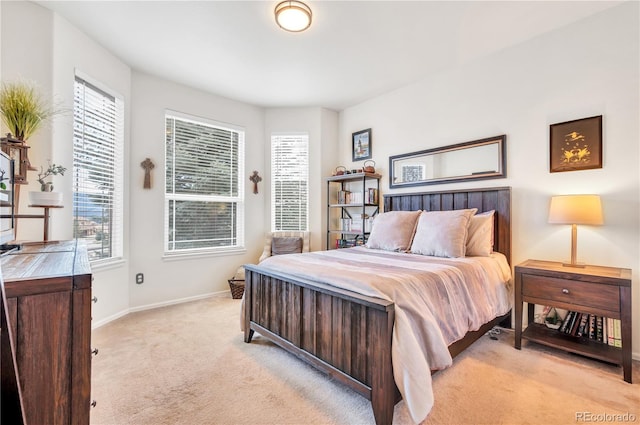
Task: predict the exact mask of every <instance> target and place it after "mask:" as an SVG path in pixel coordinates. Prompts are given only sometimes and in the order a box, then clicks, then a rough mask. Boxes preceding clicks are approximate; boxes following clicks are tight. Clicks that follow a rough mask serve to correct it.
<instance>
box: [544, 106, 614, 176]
mask: <svg viewBox="0 0 640 425" xmlns="http://www.w3.org/2000/svg"><path fill="white" fill-rule="evenodd" d="M549 145H550V146H549V160H550V164H549V171H550V172H552V173H557V172H561V171H576V170H588V169H593V168H602V115H598V116H595V117H589V118H582V119H579V120H573V121H566V122H561V123H558V124H552V125H551V127H550V135H549Z"/></svg>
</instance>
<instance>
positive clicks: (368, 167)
mask: <svg viewBox="0 0 640 425" xmlns="http://www.w3.org/2000/svg"><path fill="white" fill-rule="evenodd" d="M367 164H373V165H367ZM362 170H363V171H364V172H365V173H371V174H374V173H375V172H376V162H375V161H374V160H373V159H369V160H367V161H365V162H364V166H363V167H362Z"/></svg>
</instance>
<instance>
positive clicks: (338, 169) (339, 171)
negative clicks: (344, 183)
mask: <svg viewBox="0 0 640 425" xmlns="http://www.w3.org/2000/svg"><path fill="white" fill-rule="evenodd" d="M346 172H347V167H345V166H344V165H338V166H337V167H336V171H335V172H334V173H333V175H334V176H342V175H344V174H345V173H346Z"/></svg>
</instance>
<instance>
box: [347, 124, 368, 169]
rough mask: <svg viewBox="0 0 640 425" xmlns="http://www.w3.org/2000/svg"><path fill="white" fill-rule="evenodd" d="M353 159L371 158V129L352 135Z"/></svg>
mask: <svg viewBox="0 0 640 425" xmlns="http://www.w3.org/2000/svg"><path fill="white" fill-rule="evenodd" d="M351 142H352V148H353V160H354V161H360V160H363V159H370V158H371V129H370V128H367V129H366V130H361V131H357V132H355V133H353V134H352V135H351Z"/></svg>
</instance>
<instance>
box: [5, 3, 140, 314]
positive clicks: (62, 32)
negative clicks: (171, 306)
mask: <svg viewBox="0 0 640 425" xmlns="http://www.w3.org/2000/svg"><path fill="white" fill-rule="evenodd" d="M1 9H2V20H3V21H2V43H3V44H2V55H1V56H2V64H3V68H2V77H3V81H16V80H18V79H24V80H28V81H32V82H35V83H36V84H37V86H38V88H39V89H40V91H41V92H42V93H43V94H44V96H46V97H50V98H51V99H52V100H53V101H54V102H55V103H56V105H57V106H58V107H60V108H63V109H65V110H66V111H67V112H66V113H65V114H64V115H61V116H57V117H55V118H54V120H53V122H52V123H49V124H46V125H44V126H43V127H42V128H41V129H40V130H39V131H38V132H37V133H36V134H35V136H34V137H33V138H31V139H30V140H29V145H30V146H31V149H30V154H29V158H30V159H31V162H32V164H33V165H36V166H40V165H44V166H45V167H46V165H47V161H48V160H51V161H52V162H54V163H58V164H62V165H63V166H65V167H67V169H68V170H69V171H68V172H67V173H65V175H64V176H55V177H54V179H53V182H54V185H55V187H56V191H61V192H63V196H64V199H65V208H63V209H59V210H58V209H56V210H51V221H50V233H49V237H50V239H51V240H61V239H71V238H72V237H73V228H72V223H73V211H72V208H71V202H70V200H71V199H72V175H71V172H70V170H71V167H72V163H73V155H72V151H73V127H72V124H73V114H72V112H71V111H73V82H74V76H75V70H76V69H79V70H80V71H82V72H84V73H85V74H87V75H90V76H92V77H93V78H95V79H97V80H98V81H100V82H101V83H102V84H104V85H105V86H106V87H108V88H109V89H112V90H114V91H116V92H117V93H118V94H120V95H122V96H123V97H124V99H125V104H127V103H128V101H129V98H130V79H131V71H130V69H129V67H128V66H127V65H125V64H124V63H123V62H121V61H120V60H119V59H118V58H116V57H115V56H113V55H112V54H111V53H109V52H108V51H106V50H105V49H104V48H102V47H101V46H100V45H98V44H97V43H96V42H94V41H93V40H91V39H89V38H88V37H86V36H85V35H84V34H83V33H81V32H80V31H78V30H77V29H76V28H75V27H74V26H72V25H71V24H69V23H68V22H67V21H66V20H65V19H63V18H60V17H59V16H58V15H56V14H54V13H52V12H51V11H49V10H48V9H45V8H42V7H40V6H38V5H36V4H35V3H31V2H2V5H1ZM25 29H28V30H25ZM129 121H130V120H129V108H128V107H125V158H127V157H128V143H129V126H128V123H129ZM3 132H4V130H3ZM125 164H127V162H125ZM36 178H37V172H34V171H31V172H29V174H28V179H29V182H30V184H29V185H28V186H23V187H22V188H21V197H20V198H21V199H20V213H22V214H42V210H41V209H33V208H28V207H27V205H28V203H27V200H28V199H27V198H28V197H27V192H28V191H29V190H39V185H38V183H37V181H36ZM128 185H129V183H128V178H127V177H126V176H125V200H126V199H127V198H128ZM124 217H125V229H128V228H129V221H128V203H127V202H125V214H124ZM42 226H43V223H42V220H41V219H20V220H19V225H18V235H17V239H19V240H42V232H43V227H42ZM127 236H128V233H127V232H126V231H125V240H124V243H125V253H124V254H125V255H124V258H125V261H123V262H120V263H119V264H117V265H115V266H112V267H110V268H108V269H104V268H102V269H100V268H96V267H94V268H93V273H94V283H93V293H94V295H96V296H97V297H98V303H97V304H95V305H94V306H93V317H94V319H95V322H94V323H99V322H100V321H101V320H104V319H105V318H109V317H114V316H117V315H119V314H122V313H123V312H126V311H128V308H129V291H128V286H127V276H128V274H129V273H128V270H129V269H128V263H127V261H126V258H127V251H128V237H127Z"/></svg>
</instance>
